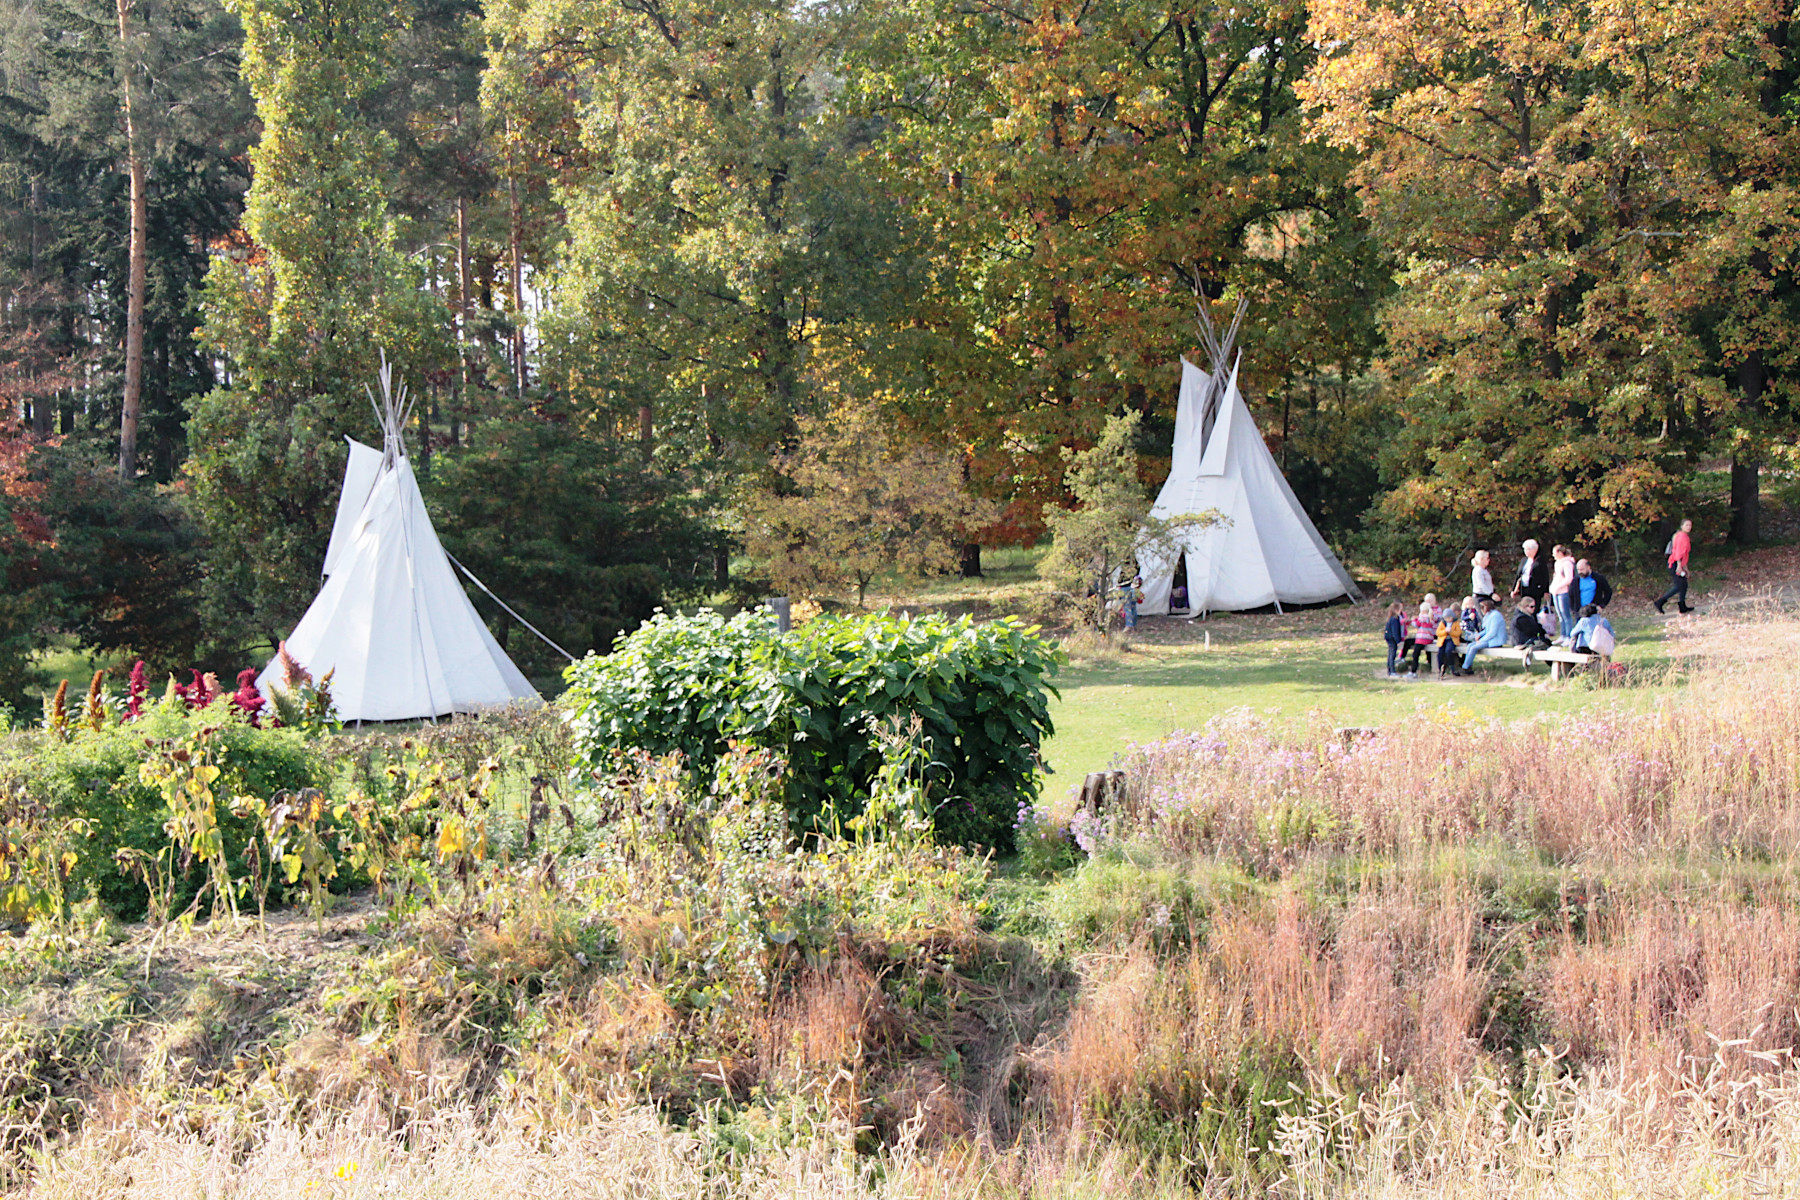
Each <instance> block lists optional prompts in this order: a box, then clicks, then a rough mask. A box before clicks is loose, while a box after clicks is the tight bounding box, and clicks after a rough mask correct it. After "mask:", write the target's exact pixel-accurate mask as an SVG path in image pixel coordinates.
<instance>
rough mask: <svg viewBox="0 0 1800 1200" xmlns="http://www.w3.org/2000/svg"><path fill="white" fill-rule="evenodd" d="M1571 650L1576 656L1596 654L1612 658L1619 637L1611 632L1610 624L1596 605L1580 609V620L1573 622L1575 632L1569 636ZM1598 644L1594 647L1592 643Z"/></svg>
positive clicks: (1588, 605)
mask: <svg viewBox="0 0 1800 1200" xmlns="http://www.w3.org/2000/svg"><path fill="white" fill-rule="evenodd" d="M1569 639H1570V645H1571V648H1572V649H1573V650H1574V651H1575V653H1577V654H1597V655H1601V656H1604V657H1606V658H1611V657H1612V652H1613V649H1614V648H1615V647H1616V646H1617V645H1618V642H1619V635H1618V634H1616V633H1614V632H1613V627H1612V622H1611V621H1608V620H1607V619H1606V617H1605V615H1604V614H1602V613H1601V611H1600V608H1599V606H1598V605H1595V604H1587V605H1583V606H1582V609H1581V619H1580V620H1579V621H1577V622H1575V632H1574V633H1572V634H1570V635H1569ZM1596 641H1597V642H1599V645H1598V646H1596V645H1595V644H1594V643H1595V642H1596Z"/></svg>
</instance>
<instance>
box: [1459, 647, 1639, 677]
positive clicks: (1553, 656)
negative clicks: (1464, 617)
mask: <svg viewBox="0 0 1800 1200" xmlns="http://www.w3.org/2000/svg"><path fill="white" fill-rule="evenodd" d="M1482 655H1486V656H1487V657H1489V658H1503V659H1506V660H1508V661H1510V662H1516V663H1521V664H1523V665H1524V667H1525V669H1526V670H1527V671H1529V670H1531V668H1532V667H1534V666H1536V665H1537V664H1538V663H1547V664H1549V666H1550V678H1552V679H1561V678H1562V677H1563V676H1564V675H1565V674H1566V673H1567V672H1568V669H1569V668H1570V667H1584V666H1591V665H1593V664H1594V663H1599V664H1600V665H1602V666H1605V665H1606V664H1607V663H1609V662H1611V661H1612V660H1611V659H1610V658H1608V657H1607V656H1606V655H1603V654H1579V653H1577V652H1576V651H1574V650H1567V649H1564V648H1563V647H1561V646H1551V647H1550V648H1549V649H1548V650H1527V649H1525V647H1523V646H1490V647H1488V648H1487V649H1484V650H1483V651H1482V652H1481V654H1478V655H1476V656H1475V661H1476V662H1480V661H1481V658H1482Z"/></svg>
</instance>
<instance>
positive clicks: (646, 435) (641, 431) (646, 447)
mask: <svg viewBox="0 0 1800 1200" xmlns="http://www.w3.org/2000/svg"><path fill="white" fill-rule="evenodd" d="M638 446H639V447H640V448H641V449H642V450H643V452H644V461H645V462H646V463H648V462H649V461H650V456H651V455H652V454H654V453H655V451H656V409H655V408H654V407H652V406H651V405H650V403H649V402H648V401H645V402H644V403H643V404H640V405H638Z"/></svg>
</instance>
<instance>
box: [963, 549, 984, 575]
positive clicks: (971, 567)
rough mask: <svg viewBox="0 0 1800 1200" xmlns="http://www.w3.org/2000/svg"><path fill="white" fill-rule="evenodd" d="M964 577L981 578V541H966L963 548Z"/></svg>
mask: <svg viewBox="0 0 1800 1200" xmlns="http://www.w3.org/2000/svg"><path fill="white" fill-rule="evenodd" d="M962 577H963V578H964V579H980V578H981V543H980V542H964V543H963V548H962Z"/></svg>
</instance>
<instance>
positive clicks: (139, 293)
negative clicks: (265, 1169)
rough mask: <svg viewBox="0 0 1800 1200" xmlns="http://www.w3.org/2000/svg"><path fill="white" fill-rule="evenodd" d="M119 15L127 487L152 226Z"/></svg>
mask: <svg viewBox="0 0 1800 1200" xmlns="http://www.w3.org/2000/svg"><path fill="white" fill-rule="evenodd" d="M117 2H118V12H119V47H120V51H121V53H120V60H121V64H122V66H121V71H120V75H121V78H122V80H123V82H124V93H125V95H124V104H125V157H126V161H127V165H128V168H129V170H130V173H131V252H130V263H131V265H130V274H129V278H128V282H127V286H126V301H125V395H124V398H123V400H124V402H123V404H122V405H121V406H120V416H119V478H120V479H123V480H125V481H127V482H130V481H131V480H132V479H135V478H136V477H137V435H138V415H139V413H140V412H142V410H143V403H144V275H145V270H146V261H145V260H146V257H147V255H146V251H145V245H144V243H145V239H146V237H147V236H148V226H149V198H148V197H147V196H146V195H145V194H144V156H143V151H142V149H141V147H140V146H139V145H138V131H137V121H136V119H135V115H134V114H133V112H132V95H131V61H130V46H131V28H130V23H129V19H130V16H131V7H132V0H117Z"/></svg>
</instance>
